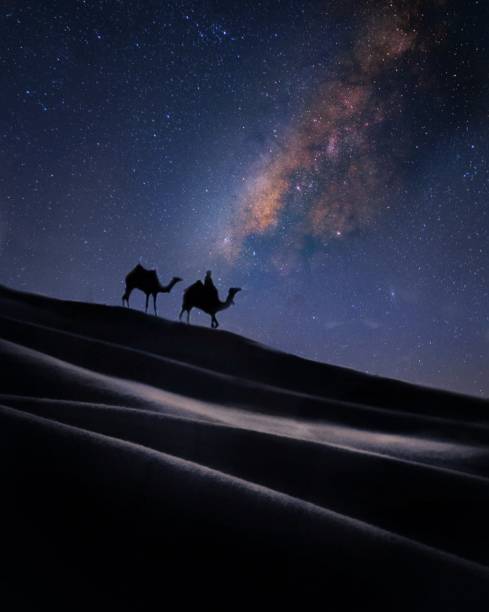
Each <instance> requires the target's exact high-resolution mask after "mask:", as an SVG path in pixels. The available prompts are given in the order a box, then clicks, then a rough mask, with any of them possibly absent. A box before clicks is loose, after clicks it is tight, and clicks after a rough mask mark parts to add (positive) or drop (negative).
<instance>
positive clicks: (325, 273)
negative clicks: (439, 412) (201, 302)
mask: <svg viewBox="0 0 489 612" xmlns="http://www.w3.org/2000/svg"><path fill="white" fill-rule="evenodd" d="M488 24H489V7H488V6H487V3H486V2H483V1H482V0H481V1H480V2H478V1H476V0H467V1H466V2H463V3H462V2H451V1H449V0H410V1H406V0H392V1H388V0H356V1H355V2H353V1H348V0H342V1H340V0H336V1H329V0H320V1H313V0H310V1H303V0H269V1H266V2H262V1H259V0H253V1H251V0H239V1H234V0H215V1H211V0H208V1H206V2H203V1H200V2H191V1H185V0H180V1H174V2H169V1H168V2H166V1H164V0H159V1H155V0H144V1H142V0H131V1H129V0H125V1H123V0H93V1H91V0H62V1H60V0H50V1H49V2H29V1H22V0H16V1H11V0H4V1H3V2H2V4H1V7H0V92H1V105H0V156H1V164H0V262H1V264H0V283H3V284H7V285H10V286H13V287H15V288H18V289H23V290H28V291H35V292H42V293H46V294H48V295H52V296H56V297H61V298H66V299H77V300H86V301H91V302H100V303H107V304H120V301H121V295H122V290H123V279H124V276H125V274H126V273H127V272H128V271H129V270H130V269H132V268H133V267H134V265H135V264H136V263H137V262H139V261H140V262H141V263H142V264H143V265H145V266H146V267H151V268H153V267H154V268H157V269H158V271H159V274H160V278H161V280H162V282H163V283H166V282H167V281H168V280H169V278H170V277H171V276H173V275H177V276H181V277H183V278H184V283H182V284H181V285H177V287H176V288H175V289H174V290H173V292H172V293H171V294H170V295H162V296H160V297H159V313H160V314H161V315H162V316H165V317H168V318H171V319H175V318H176V317H177V315H178V311H179V307H180V303H181V290H182V288H183V287H185V286H188V285H189V284H191V283H192V282H194V281H195V280H196V279H197V278H203V276H204V274H205V271H206V270H207V269H211V270H212V271H213V276H214V280H215V282H216V284H217V285H218V287H219V289H220V291H221V294H222V295H223V297H225V294H226V291H227V288H228V287H229V286H240V287H242V288H243V291H242V292H241V293H240V294H239V295H238V296H237V298H236V305H235V306H233V307H232V308H231V309H229V310H227V311H225V312H222V313H221V314H220V315H218V318H219V320H220V323H221V326H222V327H223V328H225V329H228V330H231V331H234V332H237V333H241V334H244V335H246V336H248V337H251V338H253V339H255V340H257V341H259V342H263V343H267V344H269V345H272V346H273V347H276V348H278V349H281V350H287V351H292V352H294V353H296V354H299V355H302V356H305V357H309V358H312V359H318V360H321V361H326V362H330V363H335V364H339V365H344V366H347V367H351V368H355V369H360V370H362V371H366V372H370V373H374V374H379V375H384V376H389V377H395V378H400V379H404V380H409V381H412V382H416V383H420V384H425V385H431V386H437V387H442V388H447V389H452V390H455V391H460V392H464V393H470V394H474V395H482V396H485V397H487V396H489V299H488V298H489V274H488V272H489V242H488V234H489V213H488V210H489V209H488V196H489V189H488V188H489V173H488V170H489V169H488V159H489V157H488V155H489V139H488V132H489V116H488V107H489V89H488V74H487V66H488V65H489V49H488V46H489V32H488V30H489V26H488ZM132 304H133V305H134V306H136V307H138V308H141V307H143V304H144V298H143V296H142V295H141V294H139V295H138V296H136V295H134V296H133V298H132ZM193 319H194V322H195V323H197V324H202V325H208V323H209V318H208V317H207V315H203V314H198V313H197V312H194V313H193Z"/></svg>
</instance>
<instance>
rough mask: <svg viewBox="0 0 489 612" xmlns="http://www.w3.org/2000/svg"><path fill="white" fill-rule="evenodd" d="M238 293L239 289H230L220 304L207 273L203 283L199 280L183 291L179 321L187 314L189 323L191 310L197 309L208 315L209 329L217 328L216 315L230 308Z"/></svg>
mask: <svg viewBox="0 0 489 612" xmlns="http://www.w3.org/2000/svg"><path fill="white" fill-rule="evenodd" d="M209 281H210V283H209ZM206 285H207V286H206ZM210 285H211V286H210ZM238 291H241V289H240V288H238V287H231V289H229V291H228V296H227V298H226V300H225V301H224V302H222V301H221V300H220V299H219V295H218V293H217V289H216V288H215V286H214V283H213V282H212V278H211V277H210V272H207V274H206V277H205V281H204V283H202V281H200V280H199V281H197V282H196V283H194V284H193V285H190V287H187V289H185V291H184V293H183V303H182V310H181V311H180V315H179V319H181V318H182V315H183V313H184V312H187V323H190V311H191V310H192V308H199V309H200V310H202V311H204V312H205V313H207V314H208V315H210V317H211V327H213V328H215V327H219V323H218V322H217V319H216V313H217V312H219V311H220V310H225V309H226V308H229V307H230V306H232V305H233V304H234V296H235V295H236V294H237V293H238Z"/></svg>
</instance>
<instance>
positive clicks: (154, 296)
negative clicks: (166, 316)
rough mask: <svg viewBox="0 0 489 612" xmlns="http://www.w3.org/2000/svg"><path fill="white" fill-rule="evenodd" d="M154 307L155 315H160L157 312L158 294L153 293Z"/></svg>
mask: <svg viewBox="0 0 489 612" xmlns="http://www.w3.org/2000/svg"><path fill="white" fill-rule="evenodd" d="M153 307H154V309H155V314H158V313H157V311H156V293H153Z"/></svg>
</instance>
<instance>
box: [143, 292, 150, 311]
mask: <svg viewBox="0 0 489 612" xmlns="http://www.w3.org/2000/svg"><path fill="white" fill-rule="evenodd" d="M148 302H149V293H147V294H146V307H145V309H144V312H148Z"/></svg>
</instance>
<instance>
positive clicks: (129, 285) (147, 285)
mask: <svg viewBox="0 0 489 612" xmlns="http://www.w3.org/2000/svg"><path fill="white" fill-rule="evenodd" d="M181 280H182V279H181V278H179V277H178V276H174V277H173V278H172V279H171V281H170V282H169V283H168V285H162V284H161V283H160V280H159V278H158V274H157V273H156V270H146V268H144V267H143V266H142V265H141V264H138V265H137V266H136V267H135V268H134V269H133V270H131V272H129V274H128V275H127V276H126V290H125V291H124V295H123V296H122V304H123V305H125V304H126V305H127V306H128V307H129V297H130V295H131V293H132V291H133V290H134V289H139V290H140V291H142V292H143V293H145V294H146V308H145V310H144V312H148V301H149V296H150V295H152V296H153V306H154V311H155V314H156V296H157V295H158V293H169V292H170V291H171V290H172V288H173V286H174V285H176V284H177V283H179V282H180V281H181Z"/></svg>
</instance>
